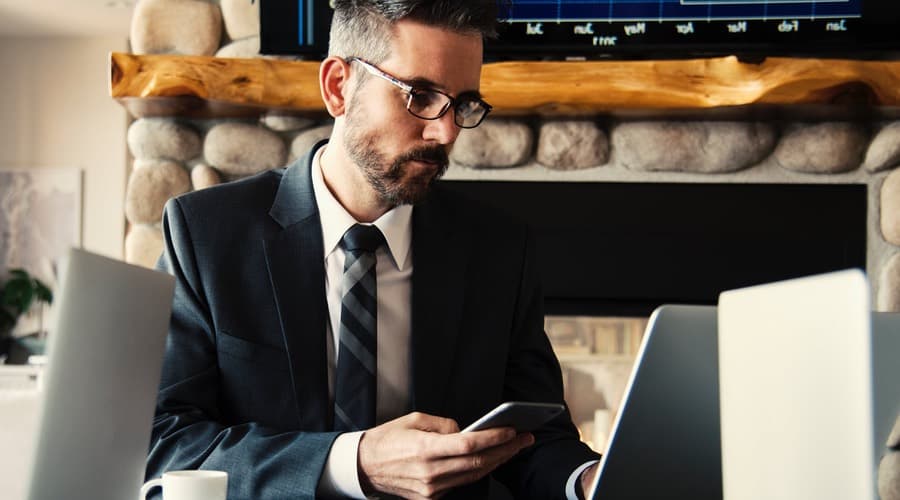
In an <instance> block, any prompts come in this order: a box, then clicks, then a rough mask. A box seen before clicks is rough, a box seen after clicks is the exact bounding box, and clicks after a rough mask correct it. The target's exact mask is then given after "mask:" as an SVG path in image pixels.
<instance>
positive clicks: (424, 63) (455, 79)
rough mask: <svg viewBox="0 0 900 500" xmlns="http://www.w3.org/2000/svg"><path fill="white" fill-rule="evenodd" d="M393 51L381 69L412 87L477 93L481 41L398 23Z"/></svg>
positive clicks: (462, 35) (477, 35)
mask: <svg viewBox="0 0 900 500" xmlns="http://www.w3.org/2000/svg"><path fill="white" fill-rule="evenodd" d="M392 35H393V36H392V37H391V50H390V55H389V56H388V58H387V59H386V60H385V61H384V62H383V63H382V69H384V70H386V71H389V72H390V71H391V70H393V71H394V75H395V76H396V77H398V78H401V79H403V80H404V81H406V82H408V83H410V84H416V85H422V84H425V85H427V86H433V87H436V88H442V89H448V90H455V91H457V92H464V91H477V90H478V87H479V82H480V76H481V59H482V40H481V35H479V34H467V33H460V32H457V31H453V30H449V29H447V28H441V27H436V26H430V25H425V24H422V23H419V22H416V21H409V20H401V21H398V22H397V23H396V24H395V26H394V29H393V33H392Z"/></svg>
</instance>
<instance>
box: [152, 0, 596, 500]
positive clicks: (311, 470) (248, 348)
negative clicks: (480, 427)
mask: <svg viewBox="0 0 900 500" xmlns="http://www.w3.org/2000/svg"><path fill="white" fill-rule="evenodd" d="M334 4H335V5H334V8H335V16H334V21H333V26H332V31H331V46H330V48H329V53H330V55H329V57H328V58H327V59H326V60H325V61H324V62H323V63H322V65H321V69H320V75H319V83H320V87H321V92H322V97H323V99H324V101H325V106H326V108H327V109H328V112H329V113H330V114H331V115H332V116H333V117H334V118H335V124H334V131H333V133H332V136H331V139H330V141H328V142H327V144H320V145H317V146H316V147H315V148H313V151H311V152H310V153H309V155H308V156H307V157H306V158H304V159H302V160H299V161H298V162H296V163H295V164H293V165H292V166H290V167H289V168H287V169H286V170H282V171H273V172H266V173H263V174H260V175H258V176H255V177H253V178H250V179H247V180H244V181H240V182H236V183H232V184H229V185H224V186H221V187H218V188H215V189H208V190H203V191H199V192H196V193H191V194H189V195H186V196H182V197H180V198H177V199H175V200H172V201H170V202H169V204H168V205H167V207H166V214H165V216H164V220H163V226H164V231H165V236H166V251H165V254H164V255H163V257H162V259H161V261H160V265H161V267H162V268H163V269H165V270H167V271H168V272H170V273H172V274H174V275H175V276H176V278H177V290H176V298H175V303H174V312H173V316H172V324H171V331H170V336H169V341H168V345H167V351H166V358H165V365H164V368H163V379H162V383H161V386H160V394H159V400H158V404H157V411H156V417H155V420H154V430H153V437H152V443H151V450H150V454H149V457H148V466H147V475H148V477H149V476H158V475H159V474H161V473H162V472H163V471H165V470H172V469H184V468H200V467H202V468H208V469H221V470H226V471H228V472H229V473H230V478H229V498H230V499H232V500H236V499H241V498H248V499H263V498H308V497H314V496H355V497H360V498H361V497H363V496H364V495H383V494H389V495H397V496H403V497H410V498H423V497H436V496H442V495H448V496H452V497H457V498H479V497H484V496H485V495H486V494H487V491H488V483H487V480H486V479H487V476H488V475H490V476H491V477H493V478H495V479H496V480H498V481H500V482H502V483H504V484H505V485H506V486H507V487H508V488H509V489H510V491H511V492H512V493H513V495H514V496H515V497H516V498H565V497H566V496H569V497H573V496H574V495H575V492H576V491H578V490H580V489H581V488H583V487H585V485H586V484H587V482H588V481H590V480H591V478H592V477H593V473H594V468H595V466H593V465H592V464H593V463H594V461H595V460H596V458H597V457H596V454H594V453H593V452H591V451H590V450H589V449H588V448H587V447H586V446H584V445H583V444H581V443H580V442H579V441H578V437H577V434H576V431H575V428H574V426H573V425H572V423H571V419H570V417H569V415H568V412H564V414H562V415H561V416H559V417H557V418H556V419H555V420H553V421H551V422H550V423H549V424H547V425H545V426H544V427H542V428H541V429H539V430H538V431H535V432H534V433H533V434H531V433H522V434H518V435H517V434H516V433H515V431H514V430H513V429H510V428H496V429H489V430H484V431H478V432H471V433H459V429H460V427H462V426H464V425H467V424H468V423H470V422H472V421H474V420H475V419H477V418H478V417H480V416H481V415H482V414H484V413H485V412H487V411H488V410H490V409H492V408H493V407H494V406H496V405H497V404H499V403H501V402H503V401H507V400H532V401H543V402H562V399H563V397H562V382H561V376H560V370H559V365H558V363H557V361H556V358H555V357H554V356H553V353H552V350H551V348H550V345H549V342H548V341H547V338H546V335H545V334H544V332H543V329H542V326H543V317H542V305H541V302H542V298H541V295H540V290H539V285H538V283H537V279H536V269H535V259H534V254H533V251H534V249H533V245H532V242H531V238H530V237H529V234H528V232H527V229H526V228H525V227H523V226H521V225H520V224H517V223H515V222H513V221H511V220H508V219H506V218H504V217H502V216H500V215H497V214H495V213H493V212H491V211H490V210H488V209H486V208H485V207H482V206H477V205H475V204H474V203H473V202H470V201H467V200H461V199H459V198H457V197H455V196H451V195H450V194H449V193H447V192H445V191H443V190H442V189H440V186H439V185H435V181H436V180H437V179H438V178H439V177H440V176H441V175H442V174H443V172H444V170H445V169H446V168H447V164H448V152H449V150H450V147H451V146H452V144H453V142H454V141H455V140H456V137H457V135H458V134H459V132H460V128H461V127H474V126H477V125H478V124H479V123H480V122H481V120H482V119H483V118H484V116H485V115H486V114H487V112H488V111H490V106H488V105H487V104H486V103H485V102H484V101H482V99H481V97H480V94H479V93H478V86H479V80H480V72H481V56H482V37H483V35H485V34H488V33H490V32H491V31H492V30H493V22H494V19H496V10H495V7H494V6H493V5H492V4H491V1H490V0H488V1H484V0H482V1H474V0H469V1H458V0H446V1H422V0H418V1H417V0H394V1H384V0H380V1H375V0H369V1H364V0H356V1H336V2H334ZM426 194H427V197H426ZM373 228H377V231H374V232H373ZM363 233H365V234H366V235H369V236H365V238H369V239H372V240H373V242H374V244H373V245H372V247H371V248H372V249H368V250H366V249H359V248H356V246H355V245H356V242H355V241H356V240H355V238H356V236H353V235H357V234H363ZM365 238H363V239H365ZM379 244H380V246H379ZM373 249H374V250H373ZM367 252H368V253H367ZM373 252H374V253H373ZM367 255H368V256H367ZM365 259H369V260H365ZM360 262H370V263H372V262H374V264H373V265H371V266H369V265H363V264H359V263H360ZM345 266H346V267H345ZM373 269H374V270H373ZM367 280H371V281H367ZM351 292H352V293H351ZM376 306H377V307H376ZM354 363H355V364H356V365H355V367H354V366H353V364H354ZM351 368H355V369H351ZM367 373H368V375H369V376H368V377H366V376H365V375H366V374H367ZM361 376H362V379H360V377H361ZM357 419H363V420H357ZM366 419H368V420H366ZM358 422H364V423H362V424H359V423H358ZM365 422H369V423H365ZM348 430H349V431H350V432H347V431H348ZM354 430H355V432H354ZM584 471H588V472H584Z"/></svg>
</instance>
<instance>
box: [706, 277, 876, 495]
mask: <svg viewBox="0 0 900 500" xmlns="http://www.w3.org/2000/svg"><path fill="white" fill-rule="evenodd" d="M870 318H871V313H870V308H869V285H868V283H867V282H866V279H865V276H864V275H863V273H862V272H860V271H841V272H837V273H829V274H825V275H818V276H813V277H808V278H801V279H796V280H789V281H783V282H778V283H773V284H768V285H761V286H756V287H750V288H745V289H740V290H733V291H727V292H724V293H723V294H722V295H721V296H720V298H719V387H720V399H721V436H722V475H723V491H724V498H725V499H726V500H743V499H746V500H758V499H760V498H765V499H767V500H780V499H784V500H796V499H798V498H815V499H817V500H829V499H834V500H846V499H848V498H852V499H871V498H875V492H874V485H875V482H874V481H873V478H874V465H873V449H872V437H873V425H872V385H871V384H872V359H871V358H872V355H871V354H872V353H871V342H870V340H871V337H870Z"/></svg>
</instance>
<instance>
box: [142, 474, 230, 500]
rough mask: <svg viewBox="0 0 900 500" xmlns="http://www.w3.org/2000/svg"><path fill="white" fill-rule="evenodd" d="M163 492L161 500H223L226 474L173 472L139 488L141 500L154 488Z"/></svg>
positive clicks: (226, 486)
mask: <svg viewBox="0 0 900 500" xmlns="http://www.w3.org/2000/svg"><path fill="white" fill-rule="evenodd" d="M157 486H159V487H161V488H162V490H163V500H225V495H226V493H227V491H228V473H227V472H222V471H218V470H175V471H169V472H164V473H163V475H162V478H160V479H151V480H149V481H147V482H146V483H144V485H143V486H141V500H145V499H146V498H147V494H148V493H150V490H152V489H153V488H155V487H157Z"/></svg>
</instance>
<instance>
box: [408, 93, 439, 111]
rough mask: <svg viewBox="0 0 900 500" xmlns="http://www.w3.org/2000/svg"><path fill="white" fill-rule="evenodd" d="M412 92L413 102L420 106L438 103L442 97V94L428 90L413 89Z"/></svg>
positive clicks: (426, 106) (425, 106) (424, 106)
mask: <svg viewBox="0 0 900 500" xmlns="http://www.w3.org/2000/svg"><path fill="white" fill-rule="evenodd" d="M410 94H411V96H412V104H413V105H415V106H417V107H419V108H428V107H431V106H434V105H436V104H437V103H438V101H439V97H440V94H438V93H436V92H430V91H428V90H416V89H413V91H412V92H411V93H410Z"/></svg>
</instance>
